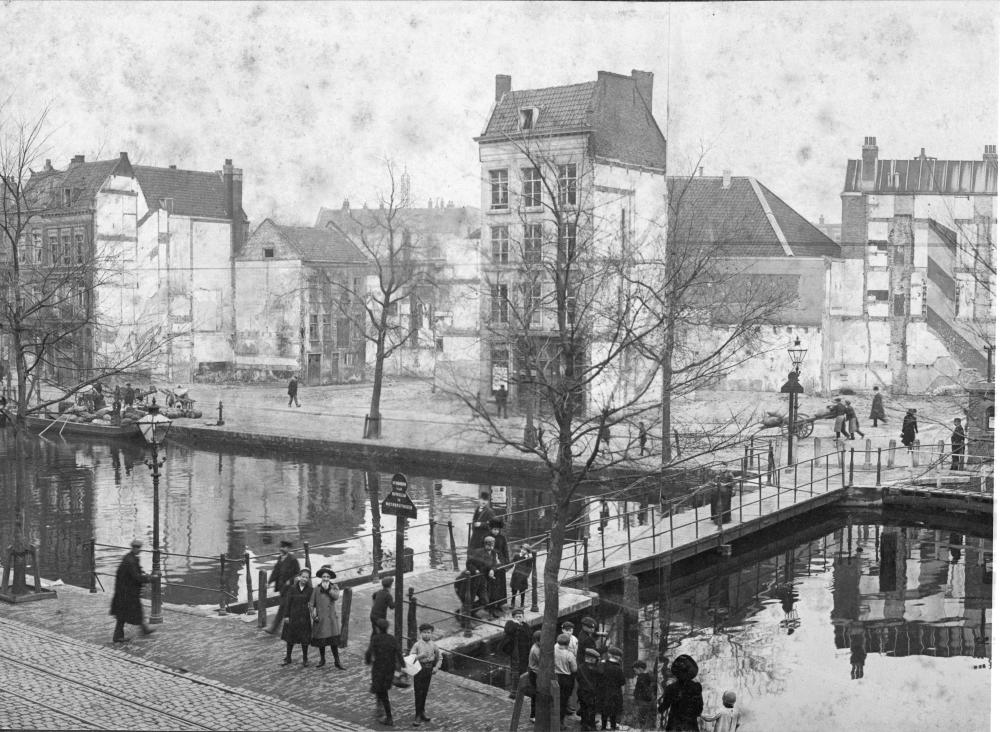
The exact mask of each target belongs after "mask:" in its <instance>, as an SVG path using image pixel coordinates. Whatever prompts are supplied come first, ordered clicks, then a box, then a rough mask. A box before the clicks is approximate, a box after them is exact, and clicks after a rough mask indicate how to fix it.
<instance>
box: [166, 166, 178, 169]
mask: <svg viewBox="0 0 1000 732" xmlns="http://www.w3.org/2000/svg"><path fill="white" fill-rule="evenodd" d="M167 167H169V168H170V169H171V170H177V166H176V165H170V166H167Z"/></svg>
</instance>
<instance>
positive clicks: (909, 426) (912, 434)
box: [899, 408, 919, 450]
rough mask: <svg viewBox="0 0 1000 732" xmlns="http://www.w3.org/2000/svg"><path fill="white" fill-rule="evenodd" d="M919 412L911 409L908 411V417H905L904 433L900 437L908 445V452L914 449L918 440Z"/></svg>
mask: <svg viewBox="0 0 1000 732" xmlns="http://www.w3.org/2000/svg"><path fill="white" fill-rule="evenodd" d="M917 432H919V430H918V429H917V410H916V409H913V408H910V409H907V410H906V416H904V417H903V432H902V434H901V435H900V436H899V437H900V439H901V440H902V441H903V444H904V445H906V449H907V450H912V449H913V443H914V442H915V441H916V439H917Z"/></svg>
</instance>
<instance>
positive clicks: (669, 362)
mask: <svg viewBox="0 0 1000 732" xmlns="http://www.w3.org/2000/svg"><path fill="white" fill-rule="evenodd" d="M674 338H675V331H674V323H673V318H667V320H666V329H665V332H664V334H663V352H662V354H661V355H660V372H661V376H662V380H661V382H660V384H661V386H660V405H661V412H662V416H661V419H660V421H661V425H660V428H661V431H660V464H661V465H667V464H668V463H669V462H670V460H671V458H672V456H673V453H672V451H671V445H670V419H671V417H670V392H671V391H672V390H673V376H674V372H673V360H674Z"/></svg>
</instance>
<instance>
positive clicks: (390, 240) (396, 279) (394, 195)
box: [327, 161, 435, 437]
mask: <svg viewBox="0 0 1000 732" xmlns="http://www.w3.org/2000/svg"><path fill="white" fill-rule="evenodd" d="M385 167H386V174H387V177H388V186H389V187H388V190H387V191H383V192H380V193H379V195H378V208H374V209H366V210H364V211H362V212H361V213H360V214H356V213H354V212H348V214H347V220H346V221H342V220H339V219H333V220H331V221H330V222H329V223H328V224H327V226H329V227H330V228H332V229H334V230H335V231H337V232H338V233H340V235H341V236H343V237H344V238H345V239H346V240H347V241H349V242H351V243H352V244H354V245H355V246H356V247H357V248H358V249H360V250H361V251H362V252H363V253H364V254H365V255H366V256H367V257H368V258H369V259H370V261H371V264H372V267H373V270H374V274H373V276H372V280H373V282H374V284H373V286H372V287H371V288H370V289H369V290H368V292H356V291H355V290H354V289H352V288H351V287H350V285H349V284H348V283H342V282H337V281H334V282H333V283H332V284H333V285H334V286H335V287H336V288H338V289H339V290H340V292H341V295H342V297H340V298H337V307H338V309H339V310H340V312H341V314H342V316H343V317H344V318H346V319H347V320H348V321H349V322H350V323H351V325H352V327H353V328H357V329H358V331H360V332H361V333H363V334H364V337H365V339H366V340H367V341H368V342H369V343H371V344H372V345H373V346H374V348H375V359H374V363H375V366H374V373H373V376H372V397H371V405H370V408H369V412H368V420H367V424H366V428H365V434H364V435H363V436H364V437H379V435H380V434H381V419H380V414H379V404H380V402H381V399H382V382H383V374H384V370H385V362H386V359H387V358H389V357H390V356H391V355H392V354H393V353H394V352H395V351H396V350H397V349H399V348H401V347H403V346H404V345H406V343H407V340H408V339H409V338H410V337H411V335H413V334H414V333H415V332H417V331H419V328H420V318H419V317H417V316H418V314H419V310H420V309H422V308H423V307H424V306H426V305H428V304H431V303H433V292H434V285H435V278H434V271H435V265H434V264H433V263H431V261H430V260H429V259H428V258H427V257H425V256H424V254H425V253H424V252H423V251H422V247H421V237H420V233H419V232H418V231H415V230H414V227H413V226H412V225H411V222H410V220H409V216H408V211H409V209H410V195H409V190H408V187H407V186H406V185H403V184H402V181H401V180H400V178H401V176H397V172H396V167H395V166H394V164H393V163H392V162H391V161H388V162H386V165H385ZM403 304H408V305H409V311H410V317H409V319H406V318H404V317H401V310H402V307H401V306H402V305H403Z"/></svg>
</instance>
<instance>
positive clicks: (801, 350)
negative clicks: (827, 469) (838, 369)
mask: <svg viewBox="0 0 1000 732" xmlns="http://www.w3.org/2000/svg"><path fill="white" fill-rule="evenodd" d="M807 350H808V349H807V348H806V347H805V346H803V345H802V343H801V342H800V341H799V338H798V336H796V337H795V343H793V344H792V345H790V346H789V347H788V357H789V358H790V359H792V366H794V367H795V370H794V371H791V372H789V374H788V382H787V383H786V384H785V385H784V386H783V387H781V390H782V391H787V392H788V463H787V464H788V465H791V464H792V462H794V460H795V456H794V447H793V445H794V436H795V422H796V420H797V414H796V412H797V410H798V401H799V400H798V395H799V394H800V393H801V392H802V385H801V384H799V371H800V369H801V368H802V362H803V361H805V360H806V351H807Z"/></svg>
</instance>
